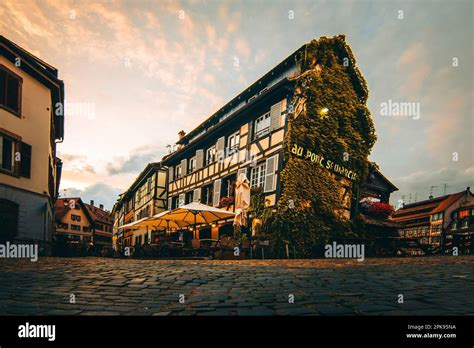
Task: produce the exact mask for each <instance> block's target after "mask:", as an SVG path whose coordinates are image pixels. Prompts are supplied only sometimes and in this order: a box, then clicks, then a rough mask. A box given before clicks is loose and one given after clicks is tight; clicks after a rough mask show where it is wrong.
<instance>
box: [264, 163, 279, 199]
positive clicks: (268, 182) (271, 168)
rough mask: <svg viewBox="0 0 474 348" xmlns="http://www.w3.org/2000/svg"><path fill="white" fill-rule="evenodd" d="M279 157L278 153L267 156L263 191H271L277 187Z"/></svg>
mask: <svg viewBox="0 0 474 348" xmlns="http://www.w3.org/2000/svg"><path fill="white" fill-rule="evenodd" d="M277 159H278V155H275V156H272V157H270V158H267V161H266V173H265V183H264V186H263V192H271V191H274V190H275V189H276V174H275V172H276V170H277Z"/></svg>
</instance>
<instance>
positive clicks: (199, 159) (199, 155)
mask: <svg viewBox="0 0 474 348" xmlns="http://www.w3.org/2000/svg"><path fill="white" fill-rule="evenodd" d="M203 165H204V150H202V149H200V150H197V151H196V169H201V168H202V167H203Z"/></svg>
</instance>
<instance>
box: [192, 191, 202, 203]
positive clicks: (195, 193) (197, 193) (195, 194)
mask: <svg viewBox="0 0 474 348" xmlns="http://www.w3.org/2000/svg"><path fill="white" fill-rule="evenodd" d="M200 200H201V189H200V188H198V189H195V190H194V191H193V202H199V201H200Z"/></svg>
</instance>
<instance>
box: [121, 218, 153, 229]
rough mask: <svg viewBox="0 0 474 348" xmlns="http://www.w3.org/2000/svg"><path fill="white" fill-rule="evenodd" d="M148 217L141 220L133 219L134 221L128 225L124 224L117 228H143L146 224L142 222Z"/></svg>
mask: <svg viewBox="0 0 474 348" xmlns="http://www.w3.org/2000/svg"><path fill="white" fill-rule="evenodd" d="M146 219H147V218H143V219H140V220H137V221H133V222H130V223H128V224H126V225H122V226H119V227H118V228H117V229H119V230H120V229H124V228H130V229H132V228H136V229H138V228H141V227H145V226H146V225H142V223H143V222H144V221H145V220H146Z"/></svg>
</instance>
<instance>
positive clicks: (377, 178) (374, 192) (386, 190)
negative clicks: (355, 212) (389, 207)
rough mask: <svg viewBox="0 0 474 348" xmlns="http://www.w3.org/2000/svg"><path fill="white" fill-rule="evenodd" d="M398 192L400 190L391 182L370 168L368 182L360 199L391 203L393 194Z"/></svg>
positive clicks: (376, 170)
mask: <svg viewBox="0 0 474 348" xmlns="http://www.w3.org/2000/svg"><path fill="white" fill-rule="evenodd" d="M394 191H398V188H397V187H396V186H395V185H394V184H392V183H391V182H390V180H388V179H387V178H386V177H385V176H384V175H383V174H382V173H381V172H380V171H379V170H378V169H376V168H374V167H372V168H370V172H369V177H368V178H367V182H366V183H365V185H364V186H363V188H362V192H361V196H360V198H361V199H362V198H369V197H370V198H375V199H378V200H379V201H380V202H382V203H389V202H390V195H391V193H392V192H394Z"/></svg>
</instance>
